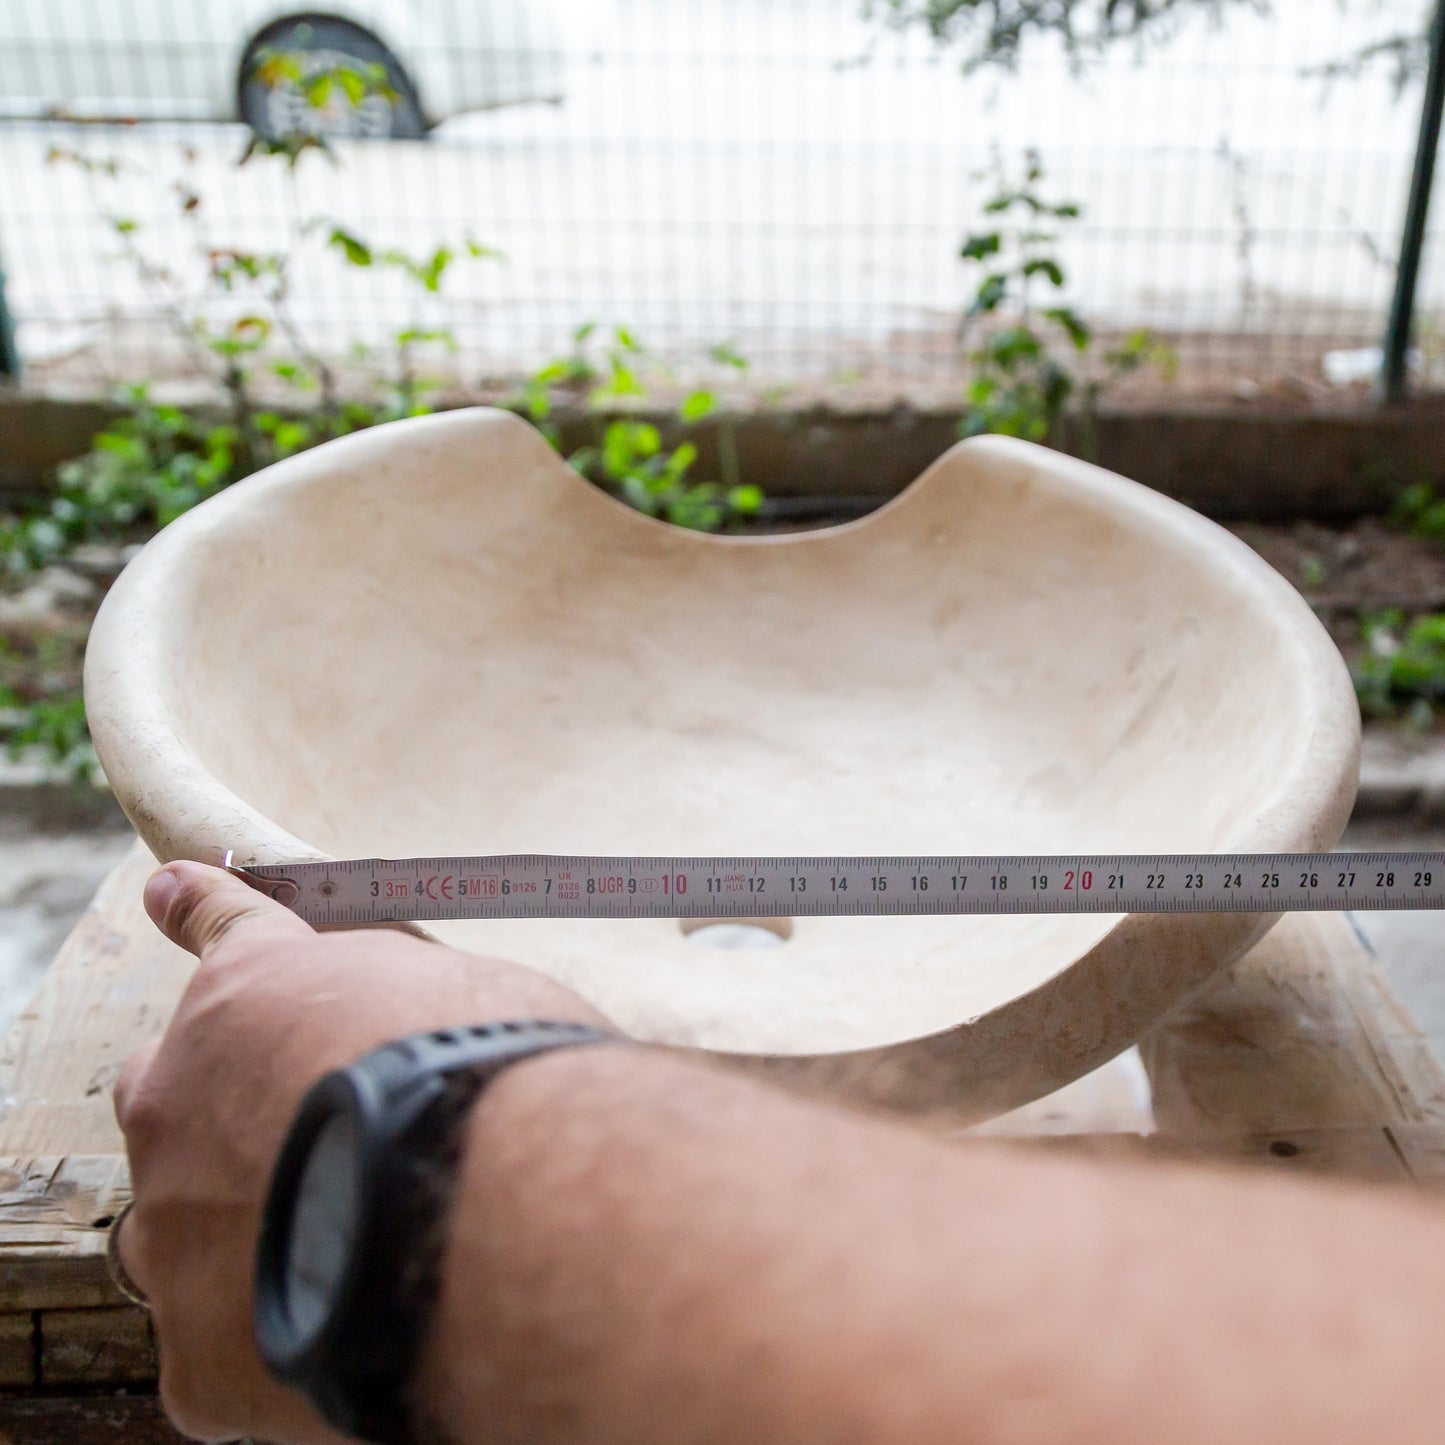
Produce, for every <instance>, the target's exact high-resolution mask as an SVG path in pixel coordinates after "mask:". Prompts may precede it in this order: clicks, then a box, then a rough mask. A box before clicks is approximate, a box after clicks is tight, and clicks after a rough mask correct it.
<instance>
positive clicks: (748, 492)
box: [727, 482, 763, 515]
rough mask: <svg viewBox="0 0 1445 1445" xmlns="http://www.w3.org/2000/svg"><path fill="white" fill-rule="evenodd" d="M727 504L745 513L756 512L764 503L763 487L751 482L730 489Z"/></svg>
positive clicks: (734, 509)
mask: <svg viewBox="0 0 1445 1445" xmlns="http://www.w3.org/2000/svg"><path fill="white" fill-rule="evenodd" d="M727 504H728V506H730V507H731V508H732V509H733V511H735V512H741V513H743V514H744V515H746V514H749V513H752V512H756V511H757V510H758V509H759V508H760V507H761V506H762V505H763V489H762V488H761V487H759V486H755V485H754V484H753V483H751V482H746V483H744V484H743V485H742V486H740V487H733V488H731V489H730V490H729V491H728V494H727Z"/></svg>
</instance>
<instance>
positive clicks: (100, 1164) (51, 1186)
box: [0, 1154, 130, 1310]
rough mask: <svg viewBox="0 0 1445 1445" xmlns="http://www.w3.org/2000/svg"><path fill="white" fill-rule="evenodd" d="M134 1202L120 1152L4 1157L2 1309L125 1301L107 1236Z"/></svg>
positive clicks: (0, 1181) (0, 1170)
mask: <svg viewBox="0 0 1445 1445" xmlns="http://www.w3.org/2000/svg"><path fill="white" fill-rule="evenodd" d="M129 1197H130V1171H129V1169H128V1168H127V1166H126V1162H125V1160H124V1158H122V1157H120V1156H119V1155H116V1154H102V1155H75V1156H71V1157H67V1158H59V1159H56V1158H33V1157H32V1158H25V1159H0V1310H17V1309H86V1308H94V1307H99V1306H103V1305H118V1304H123V1303H124V1299H123V1297H122V1296H121V1295H120V1294H119V1293H118V1292H117V1290H116V1288H115V1286H114V1285H113V1284H112V1283H111V1281H110V1276H109V1275H108V1274H107V1273H106V1269H105V1237H106V1230H107V1228H108V1226H109V1224H110V1222H111V1220H112V1219H113V1218H114V1217H115V1215H116V1214H117V1213H118V1212H119V1210H120V1208H121V1206H122V1205H123V1204H124V1203H125V1201H126V1200H127V1199H128V1198H129Z"/></svg>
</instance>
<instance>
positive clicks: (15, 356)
mask: <svg viewBox="0 0 1445 1445" xmlns="http://www.w3.org/2000/svg"><path fill="white" fill-rule="evenodd" d="M19 380H20V353H19V351H17V350H16V349H15V323H14V322H13V321H12V320H11V319H10V308H9V307H8V306H7V305H6V304H5V272H4V271H3V270H0V381H19Z"/></svg>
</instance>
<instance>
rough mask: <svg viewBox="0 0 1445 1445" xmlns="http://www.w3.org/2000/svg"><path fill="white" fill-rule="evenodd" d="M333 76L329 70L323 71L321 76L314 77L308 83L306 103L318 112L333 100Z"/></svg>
mask: <svg viewBox="0 0 1445 1445" xmlns="http://www.w3.org/2000/svg"><path fill="white" fill-rule="evenodd" d="M331 85H332V75H331V72H330V71H329V70H323V71H322V72H321V73H320V74H319V75H317V76H314V77H313V78H312V79H311V80H308V81H307V82H306V103H307V104H308V105H310V106H312V107H313V108H314V109H316V110H320V109H321V108H322V107H323V106H324V105H325V104H326V102H327V101H328V100H330V99H331Z"/></svg>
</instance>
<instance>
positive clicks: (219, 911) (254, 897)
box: [145, 863, 314, 959]
mask: <svg viewBox="0 0 1445 1445" xmlns="http://www.w3.org/2000/svg"><path fill="white" fill-rule="evenodd" d="M145 908H146V912H147V913H148V914H150V917H151V921H152V922H153V923H154V924H155V925H156V927H157V928H159V929H160V930H161V932H162V933H164V934H165V936H166V937H167V938H169V939H170V941H171V942H172V943H176V944H179V945H180V946H181V947H182V948H184V949H185V950H186V951H187V952H188V953H194V954H195V955H196V957H197V958H201V959H204V958H205V957H206V955H207V954H208V953H210V952H212V951H213V950H214V949H215V948H216V947H217V946H218V945H219V944H220V942H221V940H222V939H225V940H226V941H227V942H228V943H231V944H235V943H237V942H239V941H243V940H244V941H245V942H246V943H250V944H260V943H265V942H267V941H274V942H276V943H278V944H284V943H294V942H295V941H296V940H297V939H301V938H311V937H314V934H313V932H312V929H311V926H310V925H309V924H307V923H303V922H302V921H301V919H299V918H298V917H297V916H296V915H295V914H294V913H292V912H291V910H290V909H289V908H285V907H283V906H282V905H281V904H279V903H277V902H275V901H274V900H272V899H270V898H267V897H266V896H265V895H264V894H262V893H258V892H257V891H256V890H255V889H254V888H250V887H248V886H247V885H246V884H245V883H243V882H241V880H240V879H239V878H237V877H235V876H234V875H232V874H230V873H227V872H226V871H225V870H224V869H222V868H209V867H207V866H206V865H205V864H204V863H168V864H167V865H166V866H165V867H164V868H160V869H157V871H156V872H154V873H152V874H151V876H150V880H149V881H148V882H147V883H146V888H145Z"/></svg>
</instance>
